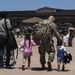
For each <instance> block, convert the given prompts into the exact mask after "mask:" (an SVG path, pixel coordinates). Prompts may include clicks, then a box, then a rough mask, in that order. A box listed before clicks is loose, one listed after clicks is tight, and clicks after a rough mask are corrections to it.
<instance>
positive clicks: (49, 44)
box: [0, 13, 75, 71]
mask: <svg viewBox="0 0 75 75" xmlns="http://www.w3.org/2000/svg"><path fill="white" fill-rule="evenodd" d="M0 15H1V16H0V18H1V20H0V68H3V67H4V61H3V60H4V59H3V55H4V50H5V49H6V61H5V64H6V66H5V67H9V66H10V55H11V54H10V51H11V50H12V49H11V48H9V46H8V45H7V42H8V40H9V39H7V38H8V33H7V32H8V31H9V32H10V31H11V30H12V27H11V23H10V20H9V19H7V17H6V16H7V15H6V14H4V13H2V14H0ZM2 15H3V16H2ZM54 21H55V17H54V16H49V18H48V19H46V20H44V21H43V22H42V23H43V24H45V25H47V24H48V27H49V29H48V30H49V33H50V34H49V35H48V36H49V37H48V38H47V39H45V38H44V39H43V37H44V36H43V35H42V34H43V33H39V35H42V36H43V37H42V36H41V38H40V40H39V41H40V44H39V47H38V52H39V55H40V64H41V69H42V70H44V69H46V68H45V63H46V60H45V55H46V52H47V54H48V62H47V64H48V69H47V70H48V71H51V70H52V64H51V63H52V62H53V61H54V58H55V53H56V51H57V70H58V71H60V64H61V62H62V64H63V66H62V70H64V69H65V63H64V56H66V55H67V50H66V48H65V46H66V38H67V37H66V35H67V33H66V32H64V35H63V39H62V38H61V37H60V36H59V33H58V31H57V29H56V24H55V23H54ZM40 24H41V23H40ZM6 25H7V26H6ZM7 28H8V31H7ZM44 28H45V27H44ZM31 31H32V30H31V29H29V30H28V31H27V32H26V33H25V36H24V39H23V40H22V41H21V47H20V48H23V60H22V70H25V65H26V64H25V63H26V61H27V60H28V69H30V64H31V56H32V47H33V46H36V45H37V43H36V41H35V40H34V38H35V34H36V32H35V33H34V38H31V36H32V35H31ZM46 31H47V30H46ZM16 32H17V37H19V32H20V29H18V28H17V29H16ZM47 33H48V31H47ZM68 33H69V38H68V46H72V40H73V37H74V33H75V29H74V28H73V26H72V25H71V26H70V28H69V30H68ZM9 34H10V33H9ZM45 34H46V32H45ZM53 35H54V36H55V37H56V38H57V46H56V51H55V48H54V40H53ZM15 43H16V42H15ZM15 48H17V46H16V47H15ZM15 48H14V49H15ZM13 51H14V50H13ZM71 57H72V56H71ZM71 57H70V58H71ZM68 59H69V58H68Z"/></svg>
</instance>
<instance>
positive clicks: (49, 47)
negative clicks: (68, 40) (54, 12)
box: [38, 20, 60, 69]
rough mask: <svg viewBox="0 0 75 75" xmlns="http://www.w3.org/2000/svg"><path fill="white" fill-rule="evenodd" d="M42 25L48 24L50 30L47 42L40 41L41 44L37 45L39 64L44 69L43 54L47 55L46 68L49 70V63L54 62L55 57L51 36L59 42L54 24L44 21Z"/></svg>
mask: <svg viewBox="0 0 75 75" xmlns="http://www.w3.org/2000/svg"><path fill="white" fill-rule="evenodd" d="M43 23H44V24H48V25H49V28H50V35H49V38H48V39H47V40H42V42H41V43H40V45H39V47H38V48H39V54H40V63H41V65H42V68H44V67H45V63H46V61H45V54H46V52H47V53H48V68H49V69H51V62H52V61H53V60H54V55H55V48H54V41H53V39H52V37H53V35H55V37H56V38H57V39H58V40H59V39H60V37H59V34H58V32H57V29H56V24H55V23H53V22H50V21H49V20H44V21H43Z"/></svg>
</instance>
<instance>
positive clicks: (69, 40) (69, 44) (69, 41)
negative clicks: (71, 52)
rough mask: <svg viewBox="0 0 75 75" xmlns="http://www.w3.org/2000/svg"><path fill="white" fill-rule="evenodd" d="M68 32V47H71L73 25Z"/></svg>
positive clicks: (73, 31)
mask: <svg viewBox="0 0 75 75" xmlns="http://www.w3.org/2000/svg"><path fill="white" fill-rule="evenodd" d="M68 32H69V38H68V46H72V40H73V38H74V33H75V28H74V27H73V25H70V27H69V29H68Z"/></svg>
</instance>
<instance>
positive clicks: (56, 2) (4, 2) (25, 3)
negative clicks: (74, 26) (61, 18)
mask: <svg viewBox="0 0 75 75" xmlns="http://www.w3.org/2000/svg"><path fill="white" fill-rule="evenodd" d="M42 7H51V8H58V9H74V10H75V0H0V11H18V10H36V9H39V8H42Z"/></svg>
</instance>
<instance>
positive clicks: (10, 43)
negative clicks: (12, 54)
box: [4, 19, 18, 50]
mask: <svg viewBox="0 0 75 75" xmlns="http://www.w3.org/2000/svg"><path fill="white" fill-rule="evenodd" d="M4 22H5V28H6V35H7V41H6V47H7V48H8V49H9V50H15V49H17V48H18V45H17V42H16V39H15V37H14V34H13V33H12V31H11V30H9V29H8V27H7V23H6V19H4Z"/></svg>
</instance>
